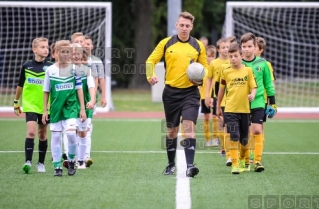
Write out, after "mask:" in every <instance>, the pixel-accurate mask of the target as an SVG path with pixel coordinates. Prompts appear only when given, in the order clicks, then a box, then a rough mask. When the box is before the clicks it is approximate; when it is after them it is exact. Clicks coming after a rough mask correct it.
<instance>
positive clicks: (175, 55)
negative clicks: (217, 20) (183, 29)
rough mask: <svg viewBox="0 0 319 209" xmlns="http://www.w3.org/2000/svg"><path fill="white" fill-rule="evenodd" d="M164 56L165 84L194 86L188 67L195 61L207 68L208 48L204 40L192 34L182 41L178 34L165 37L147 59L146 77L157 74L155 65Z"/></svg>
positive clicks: (185, 86)
mask: <svg viewBox="0 0 319 209" xmlns="http://www.w3.org/2000/svg"><path fill="white" fill-rule="evenodd" d="M163 56H164V67H165V71H166V72H165V84H166V85H170V86H171V87H175V88H188V87H191V86H193V84H192V83H191V82H190V81H189V79H188V77H187V75H186V69H187V67H188V65H189V64H191V63H193V62H199V63H201V64H202V65H203V66H204V68H205V69H206V70H207V68H208V65H207V58H206V50H205V47H204V45H203V43H202V42H200V41H199V40H197V39H195V38H193V37H191V36H190V38H189V40H188V41H184V42H183V41H181V40H180V39H179V38H178V36H177V35H174V36H171V37H167V38H165V39H163V40H162V41H161V42H160V43H159V44H158V45H157V46H156V48H155V49H154V51H153V52H152V54H151V55H150V56H149V57H148V59H147V60H146V77H147V80H149V79H150V78H151V77H152V76H155V72H154V71H155V65H156V64H157V63H158V62H159V61H160V60H161V59H162V57H163Z"/></svg>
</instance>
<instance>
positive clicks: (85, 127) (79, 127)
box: [76, 118, 92, 131]
mask: <svg viewBox="0 0 319 209" xmlns="http://www.w3.org/2000/svg"><path fill="white" fill-rule="evenodd" d="M91 121H92V118H87V119H86V120H85V121H84V122H82V121H81V118H78V119H76V124H77V127H76V128H77V130H78V131H87V130H88V129H89V128H90V127H91Z"/></svg>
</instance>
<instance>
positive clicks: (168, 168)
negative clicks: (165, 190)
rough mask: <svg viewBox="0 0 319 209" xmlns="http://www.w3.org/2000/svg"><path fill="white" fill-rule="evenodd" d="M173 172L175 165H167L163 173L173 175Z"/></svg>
mask: <svg viewBox="0 0 319 209" xmlns="http://www.w3.org/2000/svg"><path fill="white" fill-rule="evenodd" d="M174 172H175V164H168V166H166V168H165V169H164V171H163V174H164V175H173V174H174Z"/></svg>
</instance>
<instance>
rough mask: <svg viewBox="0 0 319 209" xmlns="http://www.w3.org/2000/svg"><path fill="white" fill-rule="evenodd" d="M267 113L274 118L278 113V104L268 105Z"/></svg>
mask: <svg viewBox="0 0 319 209" xmlns="http://www.w3.org/2000/svg"><path fill="white" fill-rule="evenodd" d="M265 114H266V115H268V118H273V117H274V116H275V115H276V114H277V106H276V104H271V105H268V106H267V109H266V111H265Z"/></svg>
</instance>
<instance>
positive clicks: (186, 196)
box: [175, 133, 192, 209]
mask: <svg viewBox="0 0 319 209" xmlns="http://www.w3.org/2000/svg"><path fill="white" fill-rule="evenodd" d="M181 140H182V135H181V134H180V133H179V134H178V137H177V150H176V168H177V173H176V191H175V203H176V205H175V206H176V207H175V208H176V209H190V208H191V206H192V199H191V191H190V182H189V177H186V169H187V166H186V158H185V153H184V148H183V147H182V146H181V145H180V141H181Z"/></svg>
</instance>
